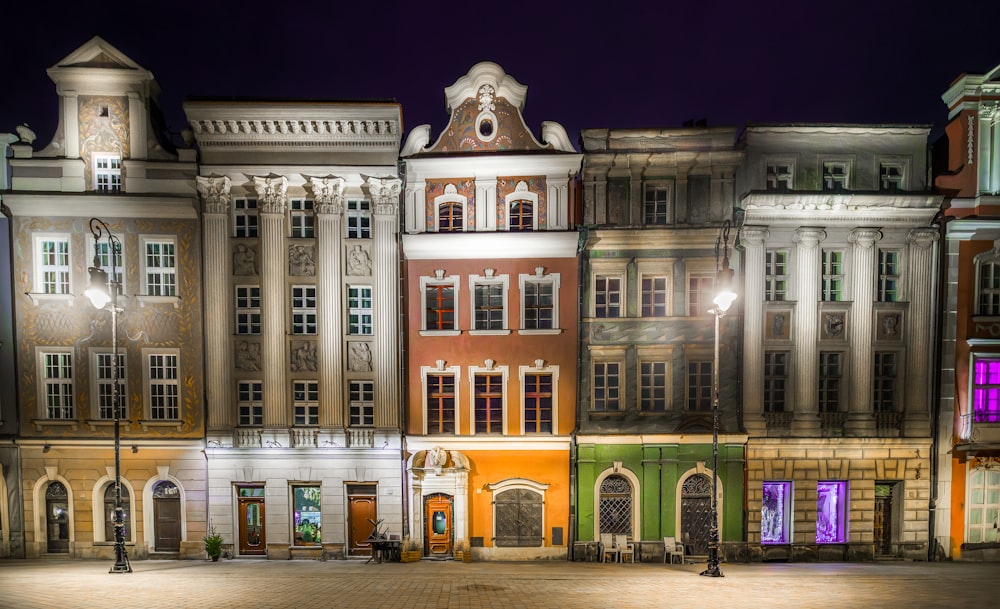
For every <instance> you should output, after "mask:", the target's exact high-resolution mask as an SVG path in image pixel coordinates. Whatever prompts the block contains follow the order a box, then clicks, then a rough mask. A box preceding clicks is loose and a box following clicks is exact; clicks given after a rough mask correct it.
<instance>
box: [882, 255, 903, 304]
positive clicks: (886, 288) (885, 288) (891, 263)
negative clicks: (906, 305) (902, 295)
mask: <svg viewBox="0 0 1000 609" xmlns="http://www.w3.org/2000/svg"><path fill="white" fill-rule="evenodd" d="M898 299H899V252H898V251H895V250H879V251H878V300H879V302H896V301H897V300H898Z"/></svg>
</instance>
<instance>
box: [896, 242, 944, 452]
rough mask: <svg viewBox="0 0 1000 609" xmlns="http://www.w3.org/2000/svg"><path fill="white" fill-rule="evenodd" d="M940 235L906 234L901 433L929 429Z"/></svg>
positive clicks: (915, 434)
mask: <svg viewBox="0 0 1000 609" xmlns="http://www.w3.org/2000/svg"><path fill="white" fill-rule="evenodd" d="M939 238H940V235H939V234H938V231H937V229H935V228H915V229H913V230H911V231H910V232H909V234H907V235H906V242H907V244H908V245H909V259H910V263H909V269H908V273H909V282H908V285H909V295H908V300H909V301H910V304H909V309H908V312H907V320H906V337H905V341H906V375H905V376H904V379H905V381H906V391H905V396H906V399H905V400H904V401H903V404H904V411H903V430H902V431H903V435H904V436H907V437H928V436H930V433H931V420H930V404H929V398H930V396H931V395H932V391H931V390H932V386H931V379H932V377H933V373H932V372H933V371H932V370H931V367H930V366H931V359H930V356H931V351H932V350H933V349H932V347H931V340H932V338H933V334H932V332H931V328H932V326H933V323H932V320H933V318H934V305H935V300H934V285H935V283H936V282H935V277H934V274H932V273H929V272H928V269H932V268H934V250H935V248H934V244H935V243H937V241H938V239H939Z"/></svg>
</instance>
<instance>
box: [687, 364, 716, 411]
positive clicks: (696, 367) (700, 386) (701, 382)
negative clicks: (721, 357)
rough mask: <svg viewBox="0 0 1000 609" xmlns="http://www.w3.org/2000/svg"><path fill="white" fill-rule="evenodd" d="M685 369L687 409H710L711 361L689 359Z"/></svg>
mask: <svg viewBox="0 0 1000 609" xmlns="http://www.w3.org/2000/svg"><path fill="white" fill-rule="evenodd" d="M687 369H688V371H687V409H688V410H690V411H710V410H712V362H710V361H690V362H688V364H687Z"/></svg>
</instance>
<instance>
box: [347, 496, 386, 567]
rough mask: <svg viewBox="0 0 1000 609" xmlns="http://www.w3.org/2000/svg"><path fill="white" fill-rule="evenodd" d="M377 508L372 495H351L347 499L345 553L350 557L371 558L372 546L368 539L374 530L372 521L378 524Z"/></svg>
mask: <svg viewBox="0 0 1000 609" xmlns="http://www.w3.org/2000/svg"><path fill="white" fill-rule="evenodd" d="M377 508H378V506H377V505H376V503H375V496H374V495H352V496H351V497H350V498H349V499H348V510H347V527H348V533H349V535H348V543H349V545H348V547H347V553H348V554H349V555H351V556H371V555H372V544H371V542H370V541H369V537H370V536H371V534H372V530H373V529H374V528H375V527H374V525H373V524H372V521H374V522H378V509H377Z"/></svg>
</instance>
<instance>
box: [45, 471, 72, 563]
mask: <svg viewBox="0 0 1000 609" xmlns="http://www.w3.org/2000/svg"><path fill="white" fill-rule="evenodd" d="M45 531H46V537H47V542H48V544H47V548H46V549H47V551H48V552H51V553H55V554H67V553H69V500H68V497H67V493H66V487H65V486H63V485H62V483H61V482H53V483H52V484H50V485H49V487H48V488H47V489H46V490H45Z"/></svg>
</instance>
